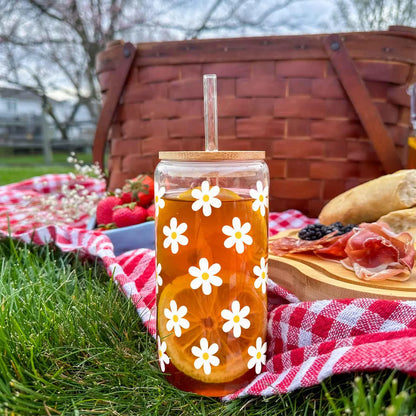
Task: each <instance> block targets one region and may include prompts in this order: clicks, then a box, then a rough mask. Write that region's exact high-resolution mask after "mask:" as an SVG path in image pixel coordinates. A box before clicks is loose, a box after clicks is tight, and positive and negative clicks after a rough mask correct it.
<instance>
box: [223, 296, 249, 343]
mask: <svg viewBox="0 0 416 416" xmlns="http://www.w3.org/2000/svg"><path fill="white" fill-rule="evenodd" d="M249 313H250V307H249V306H244V307H243V308H241V309H240V302H239V301H238V300H235V301H233V303H232V304H231V310H228V309H223V310H222V311H221V316H222V317H223V318H224V319H225V320H226V321H227V322H225V323H224V325H223V326H222V330H223V331H224V332H230V331H231V330H233V335H234V337H235V338H239V337H240V335H241V328H243V329H247V328H250V321H249V320H248V319H247V318H246V316H247V315H248V314H249Z"/></svg>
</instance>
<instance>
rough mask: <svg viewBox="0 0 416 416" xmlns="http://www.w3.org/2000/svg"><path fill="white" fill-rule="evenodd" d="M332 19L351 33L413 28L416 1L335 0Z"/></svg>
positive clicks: (415, 22) (415, 17) (415, 19)
mask: <svg viewBox="0 0 416 416" xmlns="http://www.w3.org/2000/svg"><path fill="white" fill-rule="evenodd" d="M334 17H335V19H336V21H337V22H339V23H340V24H341V26H342V27H343V28H344V29H348V30H352V31H360V30H386V29H387V27H388V26H389V25H404V26H414V25H415V24H416V0H336V10H335V13H334Z"/></svg>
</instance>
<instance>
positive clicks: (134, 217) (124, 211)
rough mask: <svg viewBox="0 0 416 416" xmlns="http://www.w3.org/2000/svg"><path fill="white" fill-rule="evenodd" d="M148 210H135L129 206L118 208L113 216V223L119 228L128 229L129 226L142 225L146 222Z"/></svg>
mask: <svg viewBox="0 0 416 416" xmlns="http://www.w3.org/2000/svg"><path fill="white" fill-rule="evenodd" d="M146 214H147V213H146V210H145V209H144V208H143V207H139V206H135V207H134V208H133V209H132V208H131V207H129V206H121V207H120V208H116V209H115V210H114V214H113V221H114V222H115V224H116V226H117V227H119V228H122V227H128V226H129V225H136V224H141V223H142V222H144V221H145V220H146Z"/></svg>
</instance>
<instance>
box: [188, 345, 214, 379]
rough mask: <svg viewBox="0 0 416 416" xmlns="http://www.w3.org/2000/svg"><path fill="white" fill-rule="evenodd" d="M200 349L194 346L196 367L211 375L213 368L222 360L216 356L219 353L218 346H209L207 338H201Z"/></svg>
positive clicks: (192, 350) (193, 352)
mask: <svg viewBox="0 0 416 416" xmlns="http://www.w3.org/2000/svg"><path fill="white" fill-rule="evenodd" d="M199 344H200V347H201V348H199V347H196V346H193V347H192V349H191V352H192V354H193V355H195V357H197V359H196V360H195V361H194V367H195V368H196V369H197V370H199V369H200V368H201V367H203V368H204V373H205V374H207V375H209V374H211V366H214V367H216V366H217V365H219V363H220V359H219V358H218V357H217V356H215V355H214V354H215V353H217V352H218V344H216V343H215V342H214V343H212V344H211V345H209V344H208V340H207V339H206V338H201V340H200V342H199Z"/></svg>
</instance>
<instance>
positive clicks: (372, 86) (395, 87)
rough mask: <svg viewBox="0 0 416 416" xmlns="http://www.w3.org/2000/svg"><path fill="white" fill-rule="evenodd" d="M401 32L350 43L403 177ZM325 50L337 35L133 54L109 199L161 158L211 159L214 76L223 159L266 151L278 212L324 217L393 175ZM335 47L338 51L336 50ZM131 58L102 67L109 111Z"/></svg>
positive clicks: (405, 75) (113, 52)
mask: <svg viewBox="0 0 416 416" xmlns="http://www.w3.org/2000/svg"><path fill="white" fill-rule="evenodd" d="M394 29H395V30H390V31H385V32H367V33H349V34H342V35H340V39H341V46H342V47H344V48H345V49H346V50H347V54H348V55H349V57H350V58H351V61H352V62H353V66H354V67H355V69H356V72H357V73H358V75H359V80H360V82H361V83H362V84H363V85H364V87H365V89H364V90H365V92H366V93H367V94H368V95H369V103H370V105H369V106H367V107H371V106H374V108H375V109H376V110H377V113H378V114H379V117H380V119H381V120H382V123H381V124H383V125H384V126H385V128H386V134H387V135H388V136H389V137H390V139H391V141H392V143H393V145H394V147H392V149H393V152H389V153H397V155H398V157H397V161H398V162H399V164H400V165H401V166H403V167H405V166H406V160H407V137H408V133H409V129H410V109H409V107H410V100H409V97H408V95H407V94H406V86H407V85H409V84H411V83H412V82H415V81H416V34H415V33H414V32H413V34H412V32H411V31H410V29H408V30H409V32H407V31H406V30H407V29H405V28H394ZM325 40H328V35H311V36H281V37H263V38H240V39H216V40H192V41H184V42H163V43H147V44H138V45H135V46H136V48H137V51H136V56H135V58H134V61H133V64H132V67H131V69H130V72H129V75H128V77H127V80H126V82H125V85H124V92H123V95H122V96H121V98H120V100H119V103H118V106H117V110H116V113H115V117H114V119H113V121H112V124H111V129H110V132H109V134H108V140H109V141H110V146H109V149H110V157H109V166H110V173H111V174H110V180H109V188H110V189H114V188H116V187H119V186H121V185H122V184H123V182H124V180H125V179H127V178H129V177H132V176H134V175H136V174H138V173H141V172H152V171H153V170H154V168H155V166H156V164H157V162H158V152H159V151H183V150H202V149H203V146H204V140H203V136H204V125H203V85H202V77H203V74H207V73H214V74H217V77H218V115H219V121H218V129H219V148H220V150H265V151H266V158H267V163H268V165H269V169H270V177H271V187H270V205H271V210H272V211H284V210H286V209H289V208H294V209H299V210H301V211H303V212H305V213H306V214H307V215H309V216H317V215H318V213H319V211H320V210H321V208H322V206H323V205H324V204H325V202H326V201H328V200H329V199H331V198H333V197H334V196H336V195H337V194H339V193H341V192H343V191H345V190H346V189H349V188H351V187H352V186H355V185H357V184H359V183H362V182H364V181H367V180H369V179H372V178H375V177H377V176H380V175H382V174H384V173H386V166H385V165H383V164H382V163H381V162H380V152H383V148H382V149H381V150H380V149H379V150H378V152H377V151H376V149H375V144H376V145H377V140H378V138H377V137H376V138H374V137H373V138H371V139H370V138H369V134H368V126H365V124H364V125H363V120H365V117H364V116H363V114H360V112H361V113H362V112H363V110H362V109H359V110H358V111H357V108H358V107H357V105H355V106H354V104H353V102H354V100H353V99H352V97H351V95H352V94H350V91H347V89H346V87H345V85H349V84H345V82H343V81H341V80H340V74H339V72H338V70H337V69H336V67H335V66H334V63H333V61H331V58H330V56H329V55H330V54H329V53H328V46H327V48H326V47H325ZM329 48H333V49H334V50H335V51H336V50H337V48H336V45H335V47H334V46H333V43H331V44H330V46H329ZM123 57H124V56H123V43H122V42H117V41H116V42H113V43H111V44H109V45H108V46H107V48H106V50H105V51H103V52H101V53H100V54H99V56H98V59H97V64H96V69H97V74H98V79H99V82H100V86H101V89H102V93H103V103H104V105H105V100H106V97H108V96H109V92H110V91H111V88H112V85H113V84H114V82H115V80H116V79H117V67H118V66H119V63H120V61H122V60H123ZM341 67H342V65H341ZM346 76H347V77H348V76H349V74H347V75H346ZM361 80H362V81H361ZM344 84H345V85H344ZM361 92H362V91H361ZM357 96H358V97H360V96H359V95H357ZM357 96H356V97H357ZM364 107H365V106H364ZM364 112H365V108H364ZM366 127H367V129H366ZM374 140H376V142H374ZM390 144H391V142H390ZM376 147H377V146H376ZM381 156H382V154H381ZM394 156H395V155H394ZM381 159H382V157H381Z"/></svg>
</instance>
